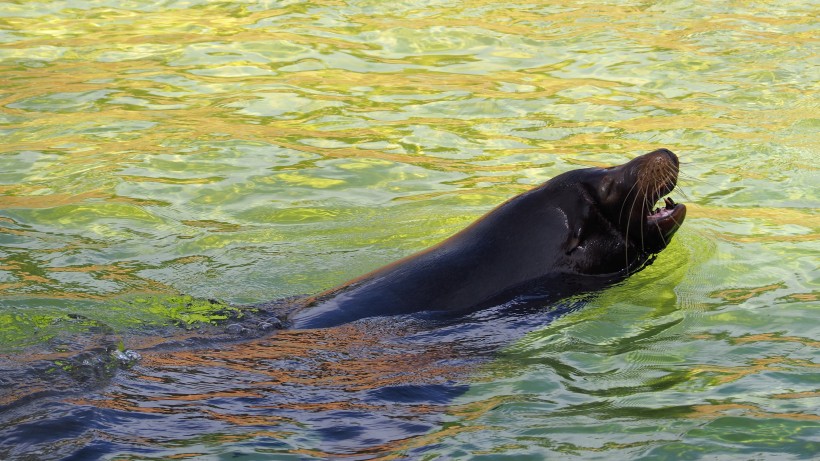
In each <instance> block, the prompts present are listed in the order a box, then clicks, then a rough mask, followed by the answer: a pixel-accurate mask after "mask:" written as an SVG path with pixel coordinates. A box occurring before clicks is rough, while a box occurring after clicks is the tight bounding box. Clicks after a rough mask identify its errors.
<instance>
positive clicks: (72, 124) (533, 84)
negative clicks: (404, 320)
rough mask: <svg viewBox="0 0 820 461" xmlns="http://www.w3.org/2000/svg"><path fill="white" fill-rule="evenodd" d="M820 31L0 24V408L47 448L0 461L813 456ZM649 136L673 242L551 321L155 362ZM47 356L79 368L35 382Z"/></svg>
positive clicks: (53, 6) (113, 10) (117, 12)
mask: <svg viewBox="0 0 820 461" xmlns="http://www.w3.org/2000/svg"><path fill="white" fill-rule="evenodd" d="M815 10H816V8H815V6H814V5H812V4H811V2H801V1H780V2H777V3H776V4H775V3H772V2H757V3H748V2H728V3H720V4H703V5H693V4H692V3H691V2H679V1H668V2H660V3H658V2H655V3H646V2H619V3H613V4H602V3H600V2H599V3H584V2H569V3H567V2H562V3H555V2H530V3H525V4H523V3H522V4H519V3H515V2H512V3H511V2H489V1H484V0H466V1H459V2H454V1H448V0H430V1H412V2H411V1H394V2H377V1H367V0H347V1H337V0H328V1H311V2H305V1H300V0H292V1H291V0H287V1H263V2H244V1H240V2H211V1H205V0H198V1H185V2H178V1H169V2H161V3H157V2H145V1H141V0H135V1H129V2H125V3H123V2H111V1H107V0H94V1H74V0H68V1H64V2H7V3H3V4H0V43H2V46H0V133H1V134H2V139H3V143H2V147H1V148H0V354H3V355H2V356H0V368H2V371H3V374H2V375H1V376H0V382H2V384H3V386H4V389H5V390H8V389H14V390H17V391H18V392H17V393H16V394H15V393H12V394H8V393H6V392H5V391H4V393H3V395H4V396H5V397H4V398H5V399H6V400H2V403H0V404H2V405H6V404H7V403H8V402H13V401H16V399H20V398H23V397H22V396H40V397H36V398H32V399H31V400H30V401H28V402H25V403H24V404H22V405H21V406H14V407H13V408H11V409H7V410H3V412H2V414H0V430H2V431H4V433H6V434H17V435H19V434H28V433H27V432H26V429H32V430H33V428H38V429H37V430H38V431H39V432H37V434H36V435H30V438H29V439H27V440H28V441H26V440H23V439H15V440H14V441H13V442H7V441H6V440H4V439H2V438H0V457H3V456H4V455H5V453H6V452H7V451H8V450H10V449H12V448H13V449H14V450H17V451H16V452H15V453H26V454H27V456H29V457H30V458H31V459H34V458H38V459H49V458H60V457H61V456H63V455H65V454H67V453H73V452H76V451H77V450H83V449H84V450H86V451H81V452H79V453H80V455H78V456H82V457H84V458H87V459H94V458H98V457H104V456H107V457H109V458H111V457H113V456H118V459H120V458H122V459H127V458H130V459H140V458H152V457H155V458H156V457H160V458H162V457H171V456H176V455H179V456H180V457H182V456H193V455H194V454H195V453H196V454H197V455H198V456H199V455H201V456H203V457H204V456H214V457H216V456H224V457H227V456H234V455H236V456H240V455H243V454H248V455H251V454H252V455H254V456H267V455H270V457H271V459H276V457H277V456H280V457H281V456H284V455H283V454H284V453H286V452H288V451H289V450H292V452H293V456H294V457H297V458H298V457H300V456H301V457H306V458H309V457H311V456H315V457H322V456H323V454H325V453H326V451H331V450H332V449H333V450H337V452H339V453H341V452H342V451H345V450H347V451H348V452H350V453H351V457H355V456H353V455H352V453H354V452H355V453H356V456H358V457H361V458H367V457H371V458H375V457H379V456H382V457H385V458H387V459H399V458H401V457H402V456H407V457H410V458H416V459H420V458H425V457H426V458H429V459H435V458H437V457H447V456H449V457H464V458H469V457H478V456H482V455H486V456H488V457H489V456H504V455H506V456H514V457H519V458H524V457H527V456H530V457H534V458H537V459H542V458H545V457H547V458H549V457H559V458H567V457H578V458H613V457H615V458H642V457H643V458H650V459H687V458H688V459H691V458H705V457H713V458H717V459H720V458H730V457H741V458H760V459H767V458H772V459H800V458H808V457H810V456H811V455H812V454H813V453H816V451H817V447H816V442H815V440H816V439H817V435H818V430H819V429H820V424H818V422H817V416H818V413H817V408H818V407H820V406H818V405H817V394H816V383H815V380H814V378H813V376H815V375H816V366H815V365H814V364H815V362H816V355H817V354H816V351H817V341H816V338H817V336H818V334H817V328H816V325H815V324H816V322H813V321H812V319H814V318H815V317H816V310H815V309H813V307H814V304H816V302H817V299H818V288H817V283H816V281H817V263H816V259H817V258H816V256H817V249H818V248H817V241H818V238H817V236H818V232H819V231H818V229H820V225H819V224H818V217H817V211H816V210H817V203H818V195H817V191H818V190H820V189H818V187H817V180H816V177H817V173H816V160H815V159H816V158H817V145H818V142H817V141H818V140H817V132H818V130H817V125H818V124H817V118H816V116H815V115H814V114H816V113H817V108H818V105H817V97H816V95H817V83H816V78H815V75H816V74H817V72H816V59H817V55H816V47H815V46H814V45H815V44H816V41H817V34H816V25H815V21H814V20H813V18H814V16H816V15H815V14H814V13H815ZM660 146H663V147H668V148H670V149H671V150H673V151H675V152H677V153H679V154H680V155H681V158H682V161H683V165H682V181H681V182H682V189H681V191H680V192H679V194H681V197H677V196H676V197H674V199H675V200H676V201H682V202H686V203H687V206H688V210H689V213H688V214H689V217H688V218H687V223H686V226H684V228H683V229H682V230H681V231H680V232H679V234H678V235H677V236H676V238H675V241H674V242H673V245H672V246H671V247H670V248H668V249H667V250H666V251H665V252H664V254H662V255H661V256H660V257H659V258H658V260H657V261H656V262H655V264H654V265H653V266H652V267H650V268H649V269H648V270H646V271H644V272H642V273H640V274H638V275H637V276H636V277H633V278H632V279H630V280H629V281H628V282H627V283H626V284H625V285H623V286H620V287H615V288H613V289H611V290H608V291H607V292H605V293H603V294H601V296H600V297H598V298H596V299H594V300H592V301H590V303H589V304H588V305H586V306H584V307H583V308H582V309H578V310H575V311H573V312H571V313H568V314H567V315H565V316H563V317H560V318H559V319H557V320H556V321H554V322H547V321H544V322H533V323H530V324H527V325H519V327H518V328H511V331H513V332H515V333H514V334H509V335H501V337H499V338H496V339H494V340H492V341H489V342H488V343H487V344H488V347H487V348H486V349H482V348H478V347H477V344H478V343H476V342H473V343H470V345H469V346H466V345H464V343H463V342H462V340H456V339H455V338H454V337H452V336H451V332H450V330H447V329H446V328H445V329H433V330H432V331H431V332H429V333H428V334H423V333H422V332H421V331H412V332H400V331H397V330H396V328H386V325H382V326H381V327H382V328H383V329H384V328H386V331H382V332H381V333H380V334H377V335H368V334H364V333H363V331H364V330H362V328H364V327H363V326H362V325H359V326H351V327H346V328H341V329H335V330H329V331H327V332H323V333H321V332H282V333H279V334H276V335H273V336H270V337H267V338H262V339H260V338H257V339H253V340H251V339H248V340H247V341H245V342H244V343H242V342H240V343H237V344H233V343H231V342H227V343H225V342H221V340H219V341H217V340H215V339H212V344H209V343H208V341H207V340H205V341H204V342H200V343H198V344H197V346H196V348H193V349H191V348H186V347H180V348H177V349H176V350H173V351H171V350H170V349H169V350H166V351H162V350H160V349H151V350H150V351H149V350H148V349H150V345H148V344H147V342H148V341H149V339H148V337H146V334H147V333H145V332H146V331H147V332H157V331H169V332H171V333H168V335H170V336H173V337H178V336H179V335H189V336H191V335H192V336H196V335H197V334H198V333H197V331H200V330H197V329H196V328H204V329H205V330H207V331H210V330H208V328H212V329H215V330H219V329H220V328H223V327H224V325H223V324H220V325H218V326H214V327H203V326H202V325H203V324H208V323H210V322H211V321H217V323H218V321H220V319H222V318H224V317H225V316H226V315H225V312H223V310H224V305H222V304H219V303H217V304H211V303H209V302H204V301H202V300H207V299H209V298H215V299H221V300H225V301H228V302H231V303H237V304H243V303H258V302H263V301H268V300H272V299H280V298H286V297H289V296H294V295H302V294H310V293H316V292H319V291H321V290H324V289H326V288H328V287H331V286H334V285H335V284H337V283H339V282H341V281H344V280H346V279H349V278H351V277H352V276H355V275H358V274H361V273H364V272H367V271H368V270H370V269H373V268H375V267H377V266H379V265H381V264H384V263H387V262H390V261H392V260H395V259H397V258H399V257H402V256H405V255H407V254H408V253H410V252H412V251H415V250H418V249H421V248H424V247H426V246H429V245H430V244H432V243H435V242H437V241H439V240H441V239H443V238H445V237H446V236H448V235H450V234H452V233H453V232H455V231H456V230H458V229H460V228H462V227H463V226H465V225H466V224H468V223H469V222H471V221H472V220H473V219H474V218H476V217H477V216H479V215H480V214H482V213H483V212H485V211H486V210H488V209H489V208H491V207H492V206H494V205H495V204H498V203H500V202H501V201H503V200H505V199H506V198H508V197H510V196H512V195H514V194H516V193H518V192H521V191H523V190H526V189H527V188H529V187H531V186H532V185H534V184H537V183H540V182H542V181H543V180H546V179H548V178H550V177H552V176H554V175H556V174H558V173H560V172H563V171H566V170H568V169H571V168H575V167H578V166H587V165H597V166H605V165H612V164H618V163H623V162H624V161H625V160H627V159H629V158H632V157H633V156H634V155H637V154H639V153H643V152H647V151H650V150H652V149H654V148H656V147H660ZM179 293H183V294H185V295H190V296H192V297H193V298H184V297H180V296H178V295H179ZM485 320H486V319H485ZM478 323H481V322H478ZM487 323H488V322H484V326H483V327H481V328H477V330H470V331H472V332H474V333H475V332H478V337H479V338H485V337H486V336H485V334H488V333H487V332H489V331H496V330H494V329H493V327H494V326H495V324H496V323H498V322H497V320H496V321H495V323H493V322H489V323H490V325H489V326H488V325H487ZM387 324H388V325H389V322H387ZM180 327H182V328H183V329H190V328H194V329H193V330H190V331H187V332H186V333H183V332H182V331H181V330H180ZM536 327H538V328H537V329H536V331H532V332H531V333H530V334H528V335H527V336H526V337H525V338H524V339H523V340H521V341H519V342H514V340H515V339H516V338H518V337H520V336H521V335H523V334H524V333H526V332H527V331H529V330H532V329H535V328H536ZM164 328H167V329H168V330H163V329H164ZM487 328H489V329H487ZM220 331H221V330H220ZM482 331H483V332H484V333H481V332H482ZM138 332H142V333H138ZM496 332H497V331H496ZM156 336H162V335H156ZM217 336H218V335H217ZM456 336H458V335H456ZM458 337H459V338H462V339H463V338H466V337H469V335H466V333H465V334H464V335H461V336H458ZM374 338H379V339H378V340H377V341H376V340H375V339H374ZM167 339H168V338H165V337H161V338H157V339H156V340H157V341H159V342H162V341H166V340H167ZM121 341H122V342H123V344H120V342H121ZM374 341H375V342H374ZM502 347H504V349H503V350H499V349H501V348H502ZM129 348H130V349H139V350H141V351H143V352H144V353H143V359H142V360H141V361H140V362H138V363H137V364H136V365H135V366H133V367H132V368H128V366H122V364H120V363H116V361H114V362H112V361H111V360H112V359H111V358H110V357H113V356H111V355H110V353H111V352H112V351H117V350H121V349H122V350H125V349H129ZM300 348H301V349H300ZM192 350H193V351H192ZM82 351H85V353H87V355H78V354H82V353H83V352H82ZM477 351H478V352H477ZM106 354H108V355H106ZM288 354H289V355H288ZM471 354H472V355H471ZM72 357H73V358H77V357H80V362H82V360H89V361H90V362H89V363H91V364H92V365H93V366H92V365H89V368H87V369H86V368H82V367H79V368H78V367H76V366H73V365H71V364H75V365H76V363H77V362H72V361H71V360H72ZM100 357H105V358H106V359H105V360H102V362H95V360H97V359H99V358H100ZM473 359H474V360H473ZM55 363H56V364H58V365H59V364H60V363H62V364H64V368H65V369H68V370H71V369H74V370H80V369H82V370H85V371H84V372H79V374H78V372H75V373H73V375H72V373H64V371H65V370H63V368H59V366H58V369H60V370H62V372H61V373H58V376H57V377H55V379H53V380H52V381H42V380H39V381H38V380H30V379H27V378H26V377H31V376H39V375H37V373H41V372H43V373H44V372H47V371H48V370H49V369H50V368H49V367H52V368H53V366H54V364H55ZM94 364H96V365H94ZM70 365H71V366H70ZM27 366H30V367H31V369H28V368H26V367H27ZM41 366H42V368H41ZM72 367H73V368H72ZM109 367H110V368H109ZM94 370H96V371H94ZM88 371H94V372H93V373H91V374H90V375H89V374H88V373H86V372H88ZM97 372H99V373H97ZM43 382H51V383H52V386H53V387H54V388H56V389H57V390H59V392H57V393H53V392H52V391H55V389H54V388H50V387H49V386H47V385H43V384H42V383H43ZM38 383H39V384H38ZM38 386H39V387H38ZM72 389H73V390H74V393H69V394H66V393H65V392H68V391H71V390H72ZM65 399H68V401H65ZM402 399H404V400H402ZM340 414H341V416H340V417H341V419H342V420H343V421H347V422H348V423H351V424H345V425H342V427H338V428H337V427H334V424H335V423H334V421H337V419H334V418H335V417H336V416H338V415H340ZM334 415H335V416H334ZM352 422H357V424H355V425H354V424H352ZM353 426H356V427H359V428H364V429H359V430H358V432H357V430H354V429H351V427H353ZM373 427H378V428H382V427H383V428H384V429H383V430H382V431H379V430H370V429H371V428H373ZM334 430H335V431H337V432H335V433H334ZM322 431H324V432H322ZM345 431H349V432H345ZM24 439H25V438H24ZM35 439H36V440H39V442H38V443H39V445H37V446H36V447H35V445H34V440H35ZM47 440H50V442H44V441H47ZM328 440H331V441H333V440H335V441H336V442H338V443H336V444H335V445H333V447H335V448H333V447H332V446H331V445H332V444H330V445H329V444H328V443H327V441H328ZM344 440H349V441H350V442H349V443H348V444H347V445H344V443H342V442H341V441H344ZM9 447H12V448H9ZM83 447H85V448H83ZM27 450H29V451H27ZM116 454H119V455H116Z"/></svg>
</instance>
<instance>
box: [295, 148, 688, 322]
mask: <svg viewBox="0 0 820 461" xmlns="http://www.w3.org/2000/svg"><path fill="white" fill-rule="evenodd" d="M678 170H679V162H678V158H677V156H676V155H675V154H674V153H672V152H671V151H670V150H668V149H658V150H655V151H653V152H650V153H648V154H645V155H642V156H640V157H637V158H635V159H633V160H631V161H629V162H627V163H625V164H623V165H620V166H616V167H611V168H584V169H578V170H573V171H569V172H566V173H563V174H561V175H558V176H556V177H554V178H552V179H550V180H549V181H547V182H545V183H544V184H542V185H540V186H538V187H536V188H534V189H532V190H530V191H528V192H525V193H523V194H521V195H518V196H516V197H513V198H511V199H510V200H508V201H506V202H504V203H503V204H501V205H500V206H498V207H497V208H495V209H494V210H492V211H490V212H489V213H487V214H486V215H484V216H483V217H482V218H481V219H479V220H478V221H476V222H474V223H473V224H471V225H470V226H468V227H467V228H465V229H464V230H462V231H460V232H458V233H457V234H455V235H453V236H452V237H450V238H448V239H446V240H444V241H443V242H441V243H439V244H438V245H435V246H433V247H432V248H429V249H427V250H424V251H421V252H419V253H416V254H414V255H411V256H408V257H406V258H404V259H401V260H399V261H396V262H394V263H392V264H389V265H387V266H384V267H382V268H380V269H376V270H375V271H373V272H370V273H368V274H365V275H363V276H361V277H358V278H355V279H353V280H351V281H348V282H346V283H343V284H342V285H339V286H338V287H336V288H333V289H330V290H328V291H325V292H323V293H320V294H319V295H316V296H313V297H310V298H308V299H307V300H306V301H305V302H304V304H303V305H302V306H301V307H300V308H298V309H296V310H295V312H294V313H293V314H292V315H291V317H290V323H291V326H292V327H294V328H301V329H306V328H321V327H331V326H335V325H339V324H342V323H346V322H350V321H353V320H358V319H361V318H366V317H373V316H386V315H396V314H409V313H415V312H420V311H447V312H453V313H466V312H472V311H475V310H478V309H482V308H486V307H489V306H493V305H499V304H501V303H504V302H508V301H510V300H514V299H516V297H522V296H524V297H526V296H533V295H539V294H544V293H553V294H554V293H560V295H561V296H566V295H569V294H574V292H578V291H584V290H587V289H588V285H586V284H584V283H577V281H578V280H579V278H582V279H583V278H589V279H590V280H597V281H601V280H603V281H605V283H610V282H612V281H615V280H619V279H622V278H623V277H626V276H627V275H629V274H631V273H633V272H635V271H637V270H640V269H641V268H643V267H644V266H645V265H646V264H647V261H651V259H650V258H652V257H653V255H654V254H656V253H658V252H659V251H661V250H663V249H664V248H665V247H666V245H667V244H668V243H669V241H670V239H671V238H672V236H673V235H674V234H675V231H677V229H678V227H680V225H681V223H683V220H684V218H685V216H686V207H685V206H684V205H682V204H679V203H674V202H673V201H672V200H671V199H669V198H666V199H665V201H664V205H663V206H662V207H660V208H658V209H654V210H653V207H654V205H655V202H657V201H658V200H659V199H660V198H661V197H663V196H665V195H666V194H668V193H669V192H671V191H672V189H674V187H675V185H676V183H677V177H678Z"/></svg>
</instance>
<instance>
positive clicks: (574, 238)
mask: <svg viewBox="0 0 820 461" xmlns="http://www.w3.org/2000/svg"><path fill="white" fill-rule="evenodd" d="M583 232H584V230H583V229H582V227H581V226H576V227H575V228H574V229H570V232H569V238H568V239H567V241H566V242H565V243H564V250H565V251H566V253H567V254H568V255H569V254H572V252H573V251H575V250H577V249H578V247H579V246H581V244H582V243H583V242H584V239H583V237H584V235H583Z"/></svg>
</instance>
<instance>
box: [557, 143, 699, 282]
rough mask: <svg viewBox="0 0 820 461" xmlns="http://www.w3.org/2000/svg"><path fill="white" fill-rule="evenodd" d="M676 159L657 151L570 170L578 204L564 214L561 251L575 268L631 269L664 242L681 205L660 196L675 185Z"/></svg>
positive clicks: (683, 213)
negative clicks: (617, 162) (564, 236)
mask: <svg viewBox="0 0 820 461" xmlns="http://www.w3.org/2000/svg"><path fill="white" fill-rule="evenodd" d="M679 166H680V163H679V161H678V157H677V156H676V155H675V154H674V153H673V152H672V151H670V150H668V149H658V150H655V151H653V152H650V153H648V154H644V155H642V156H640V157H637V158H635V159H633V160H631V161H629V162H627V163H625V164H623V165H619V166H615V167H610V168H588V169H582V170H575V172H571V173H574V174H573V176H574V178H573V179H574V181H572V182H573V183H574V184H575V185H576V186H577V187H578V188H579V189H580V190H579V192H580V196H581V200H582V203H581V206H580V207H579V206H576V207H575V208H574V210H575V212H574V213H569V215H568V218H569V219H568V221H569V224H570V238H569V241H568V243H567V246H566V249H567V255H568V256H569V257H570V258H572V259H573V260H574V262H575V263H576V265H577V267H578V268H579V272H586V273H610V272H619V271H625V272H631V271H633V270H636V269H640V267H642V266H643V265H644V264H645V263H646V261H647V260H648V259H649V258H650V257H651V256H652V255H654V254H655V253H658V252H660V251H661V250H663V249H664V248H666V246H667V245H668V244H669V241H670V239H671V238H672V236H673V235H674V234H675V232H676V231H677V230H678V228H679V227H680V225H681V224H682V223H683V220H684V218H685V217H686V207H685V206H684V205H683V204H680V203H675V202H674V201H672V199H670V198H668V197H667V198H665V199H664V202H663V205H661V206H659V207H656V206H655V204H656V202H658V201H659V200H660V199H661V198H662V197H664V196H665V195H667V194H669V193H670V192H671V191H672V190H673V189H674V188H675V185H676V184H677V179H678V170H679Z"/></svg>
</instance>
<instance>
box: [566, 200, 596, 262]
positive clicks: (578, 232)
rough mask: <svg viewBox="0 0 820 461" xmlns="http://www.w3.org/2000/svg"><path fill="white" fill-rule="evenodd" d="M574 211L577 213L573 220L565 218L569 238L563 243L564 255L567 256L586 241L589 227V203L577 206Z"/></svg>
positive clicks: (590, 206)
mask: <svg viewBox="0 0 820 461" xmlns="http://www.w3.org/2000/svg"><path fill="white" fill-rule="evenodd" d="M575 211H577V213H578V214H577V216H575V217H574V218H575V219H572V217H570V216H567V224H568V227H569V229H567V232H568V234H569V236H568V237H567V241H566V242H564V251H566V254H568V255H569V254H572V252H573V251H575V250H577V249H578V247H580V246H581V245H583V244H584V241H585V240H586V239H587V236H588V235H587V234H588V231H587V228H589V226H590V214H591V211H592V205H591V204H589V203H584V204H582V205H578V207H577V208H576V209H575ZM573 221H574V222H573Z"/></svg>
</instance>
